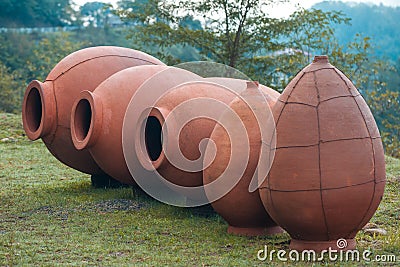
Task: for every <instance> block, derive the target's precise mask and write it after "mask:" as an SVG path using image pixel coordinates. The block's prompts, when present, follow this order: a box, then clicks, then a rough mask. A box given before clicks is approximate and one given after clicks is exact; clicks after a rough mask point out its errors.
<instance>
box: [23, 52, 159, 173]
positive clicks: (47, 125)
mask: <svg viewBox="0 0 400 267" xmlns="http://www.w3.org/2000/svg"><path fill="white" fill-rule="evenodd" d="M138 65H164V64H163V63H162V62H161V61H159V60H158V59H156V58H154V57H152V56H150V55H147V54H145V53H142V52H139V51H136V50H132V49H128V48H122V47H111V46H103V47H101V46H100V47H91V48H86V49H82V50H79V51H77V52H74V53H72V54H70V55H69V56H67V57H65V58H64V59H63V60H61V61H60V62H59V63H58V64H57V65H56V66H55V67H54V68H53V70H52V71H51V72H50V73H49V75H48V76H47V78H46V80H45V82H43V83H42V82H39V81H36V80H35V81H32V82H31V83H30V84H29V85H28V87H27V89H26V92H25V96H24V101H23V106H22V119H23V125H24V130H25V132H26V135H27V136H28V138H29V139H31V140H36V139H39V138H42V140H43V142H44V143H45V145H46V146H47V148H48V149H49V151H50V152H51V153H52V154H53V155H54V156H55V157H56V158H57V159H58V160H60V161H61V162H63V163H64V164H66V165H68V166H70V167H72V168H74V169H77V170H79V171H82V172H85V173H89V174H103V172H102V170H101V169H100V168H99V167H98V165H97V164H96V163H95V161H94V160H93V158H92V156H91V155H90V153H89V151H87V150H81V151H78V150H77V149H75V147H74V145H73V143H72V139H71V134H70V118H71V107H72V104H73V103H74V101H75V99H76V97H77V96H78V95H79V93H80V92H81V91H83V90H89V91H93V90H94V89H95V88H96V87H97V86H98V85H99V84H100V83H101V82H103V81H104V80H105V79H106V78H108V77H109V76H111V75H112V74H114V73H116V72H118V71H120V70H123V69H126V68H129V67H133V66H138ZM115 89H116V90H118V88H115Z"/></svg>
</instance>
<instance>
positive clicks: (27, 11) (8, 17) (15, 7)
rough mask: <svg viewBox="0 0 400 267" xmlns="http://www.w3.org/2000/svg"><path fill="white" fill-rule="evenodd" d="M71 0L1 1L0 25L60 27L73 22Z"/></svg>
mask: <svg viewBox="0 0 400 267" xmlns="http://www.w3.org/2000/svg"><path fill="white" fill-rule="evenodd" d="M73 13H74V11H73V9H72V7H71V0H57V1H54V0H7V1H0V27H46V26H47V27H49V26H51V27H58V26H65V25H69V24H71V23H72V19H71V15H72V14H73Z"/></svg>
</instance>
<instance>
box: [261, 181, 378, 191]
mask: <svg viewBox="0 0 400 267" xmlns="http://www.w3.org/2000/svg"><path fill="white" fill-rule="evenodd" d="M372 182H374V183H375V180H369V181H367V182H362V183H359V184H352V185H346V186H339V187H328V188H323V190H324V191H328V190H338V189H344V188H349V187H354V186H360V185H366V184H369V183H372ZM382 182H383V181H382ZM375 184H377V183H375ZM261 188H265V189H268V190H270V191H274V192H313V191H314V192H315V191H321V189H298V190H277V189H273V188H271V187H267V186H262V187H260V189H261Z"/></svg>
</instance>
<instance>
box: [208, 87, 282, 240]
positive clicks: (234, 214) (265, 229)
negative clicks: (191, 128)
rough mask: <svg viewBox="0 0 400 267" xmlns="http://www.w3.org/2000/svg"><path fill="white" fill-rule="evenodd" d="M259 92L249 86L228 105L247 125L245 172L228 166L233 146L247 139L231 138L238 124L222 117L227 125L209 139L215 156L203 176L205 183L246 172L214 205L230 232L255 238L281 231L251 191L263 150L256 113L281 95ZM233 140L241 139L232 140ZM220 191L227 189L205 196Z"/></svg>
mask: <svg viewBox="0 0 400 267" xmlns="http://www.w3.org/2000/svg"><path fill="white" fill-rule="evenodd" d="M259 89H261V88H258V86H257V84H255V83H248V84H247V88H246V90H244V91H243V92H242V93H241V94H240V96H241V97H240V98H239V97H236V98H235V99H234V100H233V101H232V102H231V103H230V104H229V107H230V109H231V110H233V111H234V113H235V114H237V115H238V116H239V118H240V121H241V122H242V123H243V124H244V127H245V131H246V133H247V138H248V142H249V143H248V145H249V156H248V159H247V164H246V166H245V168H244V169H243V170H242V169H241V168H243V167H242V166H239V165H240V164H233V165H231V166H233V168H232V167H229V162H230V161H231V160H234V159H233V158H232V155H231V153H236V152H234V149H233V148H232V146H233V145H234V144H235V142H242V141H243V139H244V138H246V136H243V135H237V136H235V135H230V134H229V132H227V130H226V129H234V128H236V127H238V126H234V125H236V123H235V120H234V115H233V114H223V116H224V119H223V120H222V121H223V122H224V124H223V125H220V124H217V125H216V126H215V128H214V130H213V132H212V134H211V136H210V139H211V140H212V141H214V143H215V146H216V156H215V158H214V160H213V162H212V163H211V164H210V165H209V166H208V167H207V168H206V169H205V170H204V173H203V181H204V184H208V183H211V182H214V181H215V180H217V179H221V177H222V176H221V175H222V173H224V172H226V171H228V172H229V173H232V174H235V175H236V174H240V173H243V174H242V176H241V177H240V180H239V182H238V183H237V184H236V185H235V186H234V187H233V189H232V190H231V191H229V193H227V194H225V195H224V196H223V197H222V198H220V199H218V200H216V201H214V202H212V203H211V205H212V206H213V208H214V210H215V211H217V212H218V213H219V214H220V215H221V216H222V217H223V218H224V219H225V220H226V221H227V222H228V224H229V227H228V233H233V234H238V235H248V236H256V235H268V234H275V233H279V232H282V229H281V228H280V227H278V226H277V225H276V223H275V222H274V221H273V220H272V219H271V217H270V216H269V215H268V213H267V212H266V211H265V209H264V207H263V204H262V202H261V199H260V196H259V193H258V190H255V191H253V192H249V185H250V182H251V180H252V179H253V178H254V177H255V179H257V176H255V175H256V173H257V172H256V168H257V164H258V160H259V156H260V149H261V131H260V127H261V125H259V123H258V121H257V117H256V115H255V114H254V110H257V109H259V110H260V109H265V110H266V108H268V107H266V106H269V107H270V108H272V107H273V105H274V104H275V102H276V100H277V98H278V97H279V93H278V92H276V91H273V92H272V93H271V92H269V90H271V89H269V90H262V91H259ZM262 93H263V94H262ZM267 115H269V116H272V113H271V112H270V111H269V113H268V114H267ZM228 131H229V130H228ZM231 138H236V139H240V140H231ZM242 153H243V154H245V152H244V151H241V152H240V154H242ZM228 168H229V170H228ZM220 190H225V188H224V187H223V186H218V187H215V186H213V187H211V188H210V189H206V194H208V195H209V196H210V195H212V194H218V193H220V192H218V191H220ZM221 193H223V192H221Z"/></svg>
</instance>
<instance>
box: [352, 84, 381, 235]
mask: <svg viewBox="0 0 400 267" xmlns="http://www.w3.org/2000/svg"><path fill="white" fill-rule="evenodd" d="M349 90H350V88H349ZM361 97H362V96H361ZM353 100H354V102H355V103H356V105H357V108H358V111H360V113H361V116H362V118H363V121H364V125H365V127H366V128H367V131H368V135H369V139H370V142H371V150H372V157H373V159H374V181H376V159H375V149H374V142H373V141H372V140H373V139H372V136H371V131H370V129H369V127H368V124H367V120H366V118H365V116H364V113H363V112H362V111H361V108H360V106H359V104H358V102H357V101H356V99H355V97H353ZM375 194H376V182H375V183H374V192H373V193H372V196H371V200H370V202H369V205H368V208H367V209H366V211H365V213H364V216H363V217H362V218H361V221H360V223H359V224H358V225H357V227H356V228H355V229H353V231H357V229H360V226H361V227H363V225H361V224H363V222H364V219H365V217H366V216H367V214H368V213H369V210H370V209H371V205H372V204H373V201H374V198H375Z"/></svg>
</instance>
